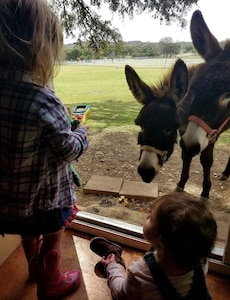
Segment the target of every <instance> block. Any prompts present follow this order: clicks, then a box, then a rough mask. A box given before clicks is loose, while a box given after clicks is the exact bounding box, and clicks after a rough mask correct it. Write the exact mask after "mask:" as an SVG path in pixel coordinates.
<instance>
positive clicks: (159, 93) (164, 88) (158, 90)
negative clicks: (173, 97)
mask: <svg viewBox="0 0 230 300" xmlns="http://www.w3.org/2000/svg"><path fill="white" fill-rule="evenodd" d="M172 69H173V68H171V69H170V70H169V71H168V72H167V73H166V74H164V76H163V77H162V79H161V80H160V81H159V82H157V83H155V84H153V85H151V89H152V90H153V92H154V95H155V96H156V98H157V99H161V98H163V97H164V96H166V95H167V94H168V92H169V89H170V78H171V74H172Z"/></svg>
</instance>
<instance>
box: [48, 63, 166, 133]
mask: <svg viewBox="0 0 230 300" xmlns="http://www.w3.org/2000/svg"><path fill="white" fill-rule="evenodd" d="M135 70H136V71H137V72H138V74H139V75H140V76H141V78H142V79H144V80H145V82H146V83H149V84H152V83H154V82H156V81H158V80H159V78H160V77H161V76H162V74H163V71H162V70H160V69H155V70H153V69H152V68H151V69H150V68H149V69H148V68H135ZM54 86H55V91H56V94H57V96H58V97H59V98H60V99H61V100H62V101H63V103H64V104H65V105H66V106H69V107H70V109H71V111H72V110H73V107H74V106H75V105H76V104H89V105H91V118H90V120H89V125H90V130H93V131H94V130H96V131H101V130H105V129H108V128H110V130H114V129H115V128H117V127H118V126H119V128H120V130H135V128H132V127H136V126H132V125H134V120H135V118H136V116H137V114H138V112H139V111H140V109H141V104H140V103H138V102H137V101H136V100H135V99H134V97H133V95H132V94H131V92H130V90H129V87H128V84H127V82H126V78H125V73H124V67H113V66H112V67H110V66H81V65H63V66H61V69H60V72H59V74H58V76H57V77H56V78H55V79H54Z"/></svg>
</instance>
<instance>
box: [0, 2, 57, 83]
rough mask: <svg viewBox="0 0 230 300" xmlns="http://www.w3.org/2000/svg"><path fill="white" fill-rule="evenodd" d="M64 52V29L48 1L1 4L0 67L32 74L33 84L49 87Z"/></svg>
mask: <svg viewBox="0 0 230 300" xmlns="http://www.w3.org/2000/svg"><path fill="white" fill-rule="evenodd" d="M62 51H63V34H62V28H61V25H60V22H59V20H58V18H57V16H56V15H55V14H54V12H53V11H52V9H51V7H50V6H49V5H48V3H47V1H45V0H1V1H0V65H2V66H5V67H11V68H19V69H22V70H23V71H27V72H30V73H31V74H32V77H33V80H35V81H36V82H37V83H39V84H41V85H46V84H48V82H50V81H51V80H52V78H53V76H54V75H55V70H57V69H56V67H59V65H60V59H61V55H62Z"/></svg>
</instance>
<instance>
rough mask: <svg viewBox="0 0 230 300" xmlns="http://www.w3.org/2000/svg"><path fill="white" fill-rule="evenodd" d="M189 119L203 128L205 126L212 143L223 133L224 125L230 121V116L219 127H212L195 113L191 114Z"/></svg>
mask: <svg viewBox="0 0 230 300" xmlns="http://www.w3.org/2000/svg"><path fill="white" fill-rule="evenodd" d="M188 120H189V121H192V122H194V123H196V124H197V125H199V126H200V127H201V128H203V129H204V130H205V131H206V132H207V134H208V140H209V144H212V143H215V141H216V140H217V137H218V136H219V134H220V133H221V131H222V129H223V128H224V126H225V125H226V124H227V123H228V122H229V121H230V116H229V117H228V118H227V119H226V120H225V121H224V122H223V123H222V124H221V125H220V127H219V128H218V129H212V128H211V127H209V126H208V124H207V123H205V122H204V121H203V120H201V119H200V118H199V117H197V116H194V115H191V116H189V118H188Z"/></svg>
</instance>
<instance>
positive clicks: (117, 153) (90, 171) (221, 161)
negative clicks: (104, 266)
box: [74, 132, 230, 224]
mask: <svg viewBox="0 0 230 300" xmlns="http://www.w3.org/2000/svg"><path fill="white" fill-rule="evenodd" d="M89 141H90V146H89V149H88V151H87V152H86V153H85V154H84V155H83V156H82V157H81V158H80V159H79V161H78V162H75V163H74V166H75V167H76V169H77V170H78V173H79V175H80V178H81V181H82V185H83V186H84V184H86V182H87V181H88V180H89V179H90V177H91V176H92V175H103V176H115V177H121V178H123V179H127V180H134V181H141V178H140V176H139V175H138V173H137V166H138V158H139V146H138V145H137V132H131V133H127V132H104V133H100V134H92V133H91V134H90V136H89ZM217 143H218V142H217ZM180 155H181V151H180V147H179V146H178V145H175V149H174V152H173V154H172V156H171V157H170V159H169V161H168V162H166V163H165V165H164V166H163V168H162V169H161V171H160V173H159V174H158V176H157V177H156V178H155V182H157V183H158V187H159V196H160V195H162V194H165V193H168V192H172V191H173V190H174V189H175V187H176V183H177V182H178V181H179V177H180V172H181V167H182V160H181V158H180ZM228 157H229V152H228V149H227V146H224V147H223V146H221V147H219V146H218V144H217V145H216V147H215V153H214V163H213V167H212V170H211V181H212V189H211V193H210V199H209V203H208V204H209V206H210V208H211V209H212V210H214V211H217V212H218V214H219V215H220V218H221V215H222V214H223V215H225V216H224V217H225V218H226V214H228V213H229V212H230V179H228V180H227V181H220V180H219V179H218V175H219V174H220V173H221V172H222V171H223V169H224V168H225V165H226V163H227V160H228ZM202 181H203V173H202V168H201V165H200V163H199V157H195V158H194V159H193V161H192V165H191V170H190V178H189V181H188V182H187V185H186V187H185V191H186V192H188V193H190V194H193V195H194V196H195V197H197V198H199V196H200V193H201V185H202ZM76 193H77V197H78V205H79V206H80V207H81V208H82V209H84V210H86V211H89V212H94V213H98V214H102V215H106V216H111V217H113V218H118V219H122V220H126V221H130V222H132V223H139V224H142V222H143V219H144V218H145V213H146V212H148V210H149V208H150V206H151V201H150V200H134V199H128V201H126V203H125V202H120V201H119V200H118V197H113V196H108V195H92V194H85V193H84V192H83V189H82V188H76Z"/></svg>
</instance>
